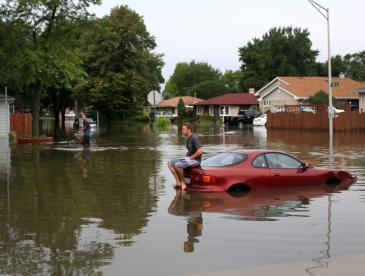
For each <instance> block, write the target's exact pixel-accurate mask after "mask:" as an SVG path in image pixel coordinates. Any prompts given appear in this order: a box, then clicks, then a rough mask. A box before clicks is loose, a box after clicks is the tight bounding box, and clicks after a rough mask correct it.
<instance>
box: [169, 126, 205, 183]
mask: <svg viewBox="0 0 365 276" xmlns="http://www.w3.org/2000/svg"><path fill="white" fill-rule="evenodd" d="M181 132H182V134H183V135H184V136H185V137H186V138H187V140H186V148H187V150H188V152H187V153H186V157H183V158H178V159H174V160H171V161H169V162H168V166H169V169H170V171H171V172H172V174H173V175H174V177H175V179H176V185H175V187H176V188H181V189H182V190H185V189H186V183H185V180H184V169H186V168H189V167H196V166H199V165H200V161H201V158H202V154H203V151H202V146H201V143H200V140H199V138H198V136H196V135H195V134H193V126H192V125H191V124H190V123H183V124H182V128H181Z"/></svg>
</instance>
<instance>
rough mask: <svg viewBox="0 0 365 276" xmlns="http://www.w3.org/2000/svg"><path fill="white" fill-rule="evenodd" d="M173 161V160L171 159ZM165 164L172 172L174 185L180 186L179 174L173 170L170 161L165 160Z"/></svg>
mask: <svg viewBox="0 0 365 276" xmlns="http://www.w3.org/2000/svg"><path fill="white" fill-rule="evenodd" d="M172 162H173V161H172ZM167 166H168V167H169V169H170V171H171V173H172V174H173V176H174V177H175V180H176V184H175V187H176V186H180V185H181V182H180V178H179V176H178V175H177V172H176V170H175V167H174V166H173V165H172V164H171V162H167Z"/></svg>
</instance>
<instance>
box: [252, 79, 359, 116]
mask: <svg viewBox="0 0 365 276" xmlns="http://www.w3.org/2000/svg"><path fill="white" fill-rule="evenodd" d="M332 82H333V83H335V84H336V86H335V87H333V88H332V95H333V96H334V97H335V98H336V99H337V102H338V103H346V104H351V105H352V106H356V107H357V106H358V102H359V94H358V93H357V92H356V89H358V88H359V87H361V86H364V83H361V82H358V81H354V80H352V79H350V78H345V77H344V76H340V77H334V78H332ZM319 90H323V91H324V92H326V93H328V78H327V77H291V76H282V77H276V78H275V79H273V80H272V81H270V82H269V83H268V84H266V85H265V86H264V87H262V88H261V89H260V90H258V91H257V92H256V94H255V95H256V96H257V97H258V101H259V103H260V110H261V111H263V112H265V111H268V110H271V111H275V109H282V108H283V107H284V106H286V105H298V104H300V102H301V101H303V100H305V99H308V98H309V97H310V96H313V95H314V94H315V93H317V92H318V91H319Z"/></svg>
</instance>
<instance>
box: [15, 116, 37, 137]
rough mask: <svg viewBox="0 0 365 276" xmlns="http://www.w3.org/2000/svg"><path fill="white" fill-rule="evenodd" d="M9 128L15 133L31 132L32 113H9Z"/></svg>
mask: <svg viewBox="0 0 365 276" xmlns="http://www.w3.org/2000/svg"><path fill="white" fill-rule="evenodd" d="M10 130H12V131H15V132H16V133H17V134H21V135H24V134H32V114H31V113H13V114H11V115H10Z"/></svg>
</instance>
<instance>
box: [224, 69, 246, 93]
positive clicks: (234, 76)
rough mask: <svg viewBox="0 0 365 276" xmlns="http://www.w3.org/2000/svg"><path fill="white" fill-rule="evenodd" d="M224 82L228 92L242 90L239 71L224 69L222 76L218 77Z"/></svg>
mask: <svg viewBox="0 0 365 276" xmlns="http://www.w3.org/2000/svg"><path fill="white" fill-rule="evenodd" d="M220 79H221V81H222V82H223V83H224V85H225V87H226V88H227V89H226V90H227V91H229V92H240V91H242V86H241V85H240V81H241V71H239V70H237V71H233V70H226V71H225V72H224V74H223V75H222V77H221V78H220Z"/></svg>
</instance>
